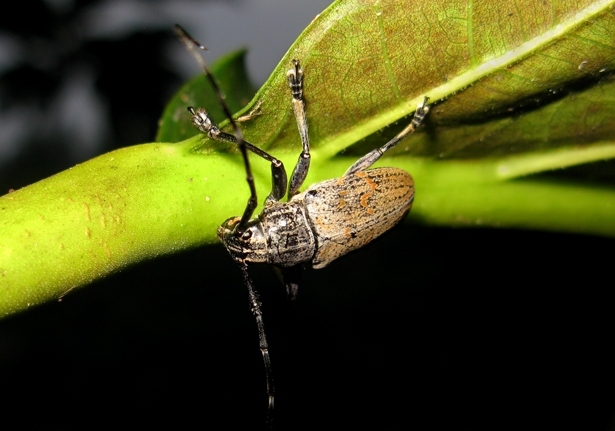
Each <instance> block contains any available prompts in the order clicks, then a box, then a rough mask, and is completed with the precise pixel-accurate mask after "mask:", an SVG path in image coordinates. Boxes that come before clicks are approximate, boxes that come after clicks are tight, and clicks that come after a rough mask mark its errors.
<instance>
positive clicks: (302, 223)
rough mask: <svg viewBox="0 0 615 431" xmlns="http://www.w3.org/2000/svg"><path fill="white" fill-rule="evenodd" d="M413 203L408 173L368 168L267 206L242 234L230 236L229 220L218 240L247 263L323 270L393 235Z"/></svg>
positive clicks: (412, 188) (412, 183)
mask: <svg viewBox="0 0 615 431" xmlns="http://www.w3.org/2000/svg"><path fill="white" fill-rule="evenodd" d="M413 200H414V182H413V180H412V177H411V176H410V174H408V173H407V172H406V171H403V170H401V169H397V168H378V169H369V170H365V171H359V172H356V173H352V174H349V175H345V176H343V177H340V178H335V179H332V180H327V181H323V182H321V183H317V184H314V185H312V186H310V187H309V188H308V189H306V190H305V191H304V192H303V193H299V194H297V195H295V196H293V198H292V199H291V200H290V201H289V202H271V203H269V204H268V205H266V207H265V208H264V209H263V211H262V212H261V213H260V214H259V216H258V218H256V219H254V220H253V221H252V222H251V223H250V224H249V225H248V228H247V230H246V232H245V233H244V235H241V236H236V235H230V233H231V232H232V228H233V227H234V225H235V224H236V222H237V221H238V219H237V218H236V217H234V218H231V219H229V220H227V221H226V222H225V223H224V224H223V225H222V226H221V227H220V229H219V230H218V236H219V237H220V240H221V241H222V242H223V243H224V244H225V246H226V247H227V248H228V249H229V251H230V252H231V253H232V254H234V255H238V256H243V259H244V260H245V261H246V262H253V263H256V262H263V263H265V262H266V263H269V264H272V265H276V266H280V267H291V266H295V265H299V264H304V263H311V264H312V266H313V267H314V268H323V267H325V266H327V265H328V264H329V263H331V262H333V261H334V260H335V259H337V258H338V257H341V256H343V255H345V254H347V253H349V252H351V251H353V250H356V249H359V248H361V247H363V246H364V245H365V244H367V243H369V242H370V241H372V240H373V239H374V238H377V237H379V236H380V235H382V234H383V233H385V232H387V231H388V230H390V229H391V228H392V227H393V226H395V225H396V224H397V223H399V222H400V221H401V220H403V218H404V216H405V215H406V214H407V213H408V211H409V210H410V207H411V206H412V201H413Z"/></svg>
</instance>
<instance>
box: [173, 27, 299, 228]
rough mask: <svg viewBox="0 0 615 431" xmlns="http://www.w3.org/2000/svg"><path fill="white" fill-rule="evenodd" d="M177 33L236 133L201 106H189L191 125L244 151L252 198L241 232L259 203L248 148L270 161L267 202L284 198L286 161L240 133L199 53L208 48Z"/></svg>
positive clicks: (176, 28) (190, 37) (241, 224)
mask: <svg viewBox="0 0 615 431" xmlns="http://www.w3.org/2000/svg"><path fill="white" fill-rule="evenodd" d="M175 32H176V33H177V35H178V36H179V39H180V40H181V41H182V42H183V43H184V45H185V46H186V48H188V50H189V51H190V53H191V54H192V55H193V56H194V58H195V59H196V60H197V62H198V63H199V65H200V66H201V69H203V72H204V73H205V76H207V79H208V80H209V82H210V84H211V86H212V87H213V89H214V93H215V94H216V97H217V98H218V101H219V103H220V106H222V110H223V111H224V113H225V114H226V117H227V118H228V119H229V122H230V123H231V126H232V127H233V134H232V135H231V134H229V133H226V132H223V131H221V130H220V128H218V126H216V125H215V124H214V123H213V121H211V118H209V115H208V114H207V112H206V111H205V110H204V109H202V108H199V109H196V110H195V109H194V108H192V107H189V108H188V111H189V112H190V113H191V114H192V119H191V121H192V124H193V125H194V126H195V127H196V128H197V129H199V130H200V131H201V132H202V133H206V134H207V135H209V136H210V137H211V138H212V139H217V140H220V141H227V142H232V143H234V144H237V146H239V151H240V152H241V156H242V157H243V161H244V166H245V169H246V181H247V183H248V187H249V188H250V198H249V199H248V203H247V205H246V209H245V210H244V212H243V215H242V216H241V221H240V222H239V223H238V224H237V226H236V228H235V230H236V231H237V232H239V233H241V232H243V231H244V230H245V229H246V226H247V225H248V221H249V220H250V219H251V218H252V215H253V214H254V210H255V209H256V206H257V205H258V202H257V196H256V187H255V185H254V176H253V175H252V168H251V167H250V161H249V160H248V151H251V152H253V153H254V154H256V155H258V156H260V157H262V158H264V159H265V160H267V161H269V162H271V182H272V187H271V193H269V196H267V199H266V202H269V201H279V200H280V199H282V197H284V192H285V190H286V183H287V176H286V170H285V169H284V164H283V163H282V161H280V160H278V159H276V158H275V157H273V156H272V155H270V154H269V153H267V152H266V151H263V150H261V149H260V148H258V147H256V146H255V145H252V144H250V143H249V142H247V141H246V140H245V139H244V138H243V133H241V129H240V128H239V126H238V125H237V122H236V121H235V120H234V119H233V116H232V114H231V112H230V110H229V108H228V105H227V104H226V102H225V101H224V96H223V95H222V90H220V87H219V86H218V83H217V82H216V80H215V79H214V77H213V75H212V74H211V72H210V71H209V68H208V67H207V64H206V63H205V60H204V59H203V57H202V56H201V55H200V53H199V51H197V49H198V50H205V49H206V48H205V47H204V46H203V45H201V44H200V43H199V42H198V41H196V40H195V39H194V38H193V37H192V36H190V35H189V34H188V32H186V30H184V29H183V28H181V26H179V25H177V24H176V25H175Z"/></svg>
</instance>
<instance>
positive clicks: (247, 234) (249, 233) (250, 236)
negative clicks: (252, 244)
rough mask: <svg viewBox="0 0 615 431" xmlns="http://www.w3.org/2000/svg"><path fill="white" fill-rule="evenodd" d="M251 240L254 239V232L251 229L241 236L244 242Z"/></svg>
mask: <svg viewBox="0 0 615 431" xmlns="http://www.w3.org/2000/svg"><path fill="white" fill-rule="evenodd" d="M250 238H252V231H251V230H249V229H248V230H246V231H245V232H244V233H242V234H241V239H243V240H249V239H250Z"/></svg>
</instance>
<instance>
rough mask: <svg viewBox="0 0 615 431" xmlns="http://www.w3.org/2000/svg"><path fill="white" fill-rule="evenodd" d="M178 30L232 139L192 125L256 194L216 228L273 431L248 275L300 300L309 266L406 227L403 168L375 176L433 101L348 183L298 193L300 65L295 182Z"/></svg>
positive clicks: (306, 151)
mask: <svg viewBox="0 0 615 431" xmlns="http://www.w3.org/2000/svg"><path fill="white" fill-rule="evenodd" d="M175 29H176V31H177V34H178V36H179V38H180V39H181V41H182V42H183V43H184V44H185V45H186V47H187V48H188V50H190V52H192V54H193V55H194V57H195V58H196V60H197V61H198V62H199V64H200V65H201V67H202V69H203V71H204V72H205V75H206V76H207V78H208V79H209V81H210V83H211V85H212V87H213V88H214V91H215V93H216V95H217V97H218V100H219V101H220V104H221V106H222V108H223V109H224V112H225V113H226V115H227V117H228V119H229V121H230V123H231V125H232V127H233V132H234V133H233V134H229V133H226V132H223V131H222V130H220V129H219V128H218V126H217V125H215V124H214V123H213V122H212V121H211V119H210V118H209V115H208V114H207V112H206V111H205V110H204V109H202V108H198V109H194V108H192V107H189V108H188V111H189V112H190V113H191V114H192V117H191V121H192V124H194V126H195V127H196V128H197V129H199V131H201V132H202V133H205V134H207V135H208V136H209V137H210V138H212V139H217V140H221V141H226V142H231V143H234V144H237V145H238V147H239V150H240V152H241V155H242V157H243V160H244V164H245V168H246V178H247V182H248V187H249V189H250V198H249V200H248V204H247V205H246V208H245V210H244V212H243V215H242V216H240V217H239V216H238V217H231V218H229V219H227V220H226V221H225V222H224V223H222V225H221V226H220V227H219V228H218V237H219V238H220V240H221V241H222V243H223V244H224V246H225V247H226V249H227V250H228V252H229V254H230V255H231V257H232V258H233V259H234V260H235V261H236V262H237V263H238V264H239V267H240V269H241V271H242V273H243V278H244V282H245V284H246V287H247V288H248V296H249V299H250V308H251V311H252V314H253V315H254V317H255V319H256V323H257V326H258V335H259V347H260V350H261V353H262V355H263V362H264V364H265V373H266V376H267V379H266V381H267V395H268V408H267V425H268V428H269V429H271V427H272V423H273V411H274V387H273V377H272V372H271V360H270V357H269V347H268V344H267V338H266V336H265V328H264V323H263V316H262V313H261V309H260V303H259V301H258V296H257V294H256V293H255V290H254V287H253V283H252V280H251V279H250V276H249V274H248V263H257V262H264V263H269V264H271V265H274V266H275V267H277V268H279V269H280V270H281V272H282V275H283V277H284V279H285V283H286V289H287V291H288V294H289V296H290V297H291V298H294V297H295V296H296V293H297V275H298V272H299V271H300V269H301V268H302V267H303V265H304V264H310V265H312V267H314V268H323V267H325V266H327V265H328V264H330V263H331V262H333V261H334V260H335V259H337V258H338V257H341V256H343V255H345V254H347V253H349V252H351V251H353V250H357V249H359V248H361V247H363V246H364V245H365V244H368V243H369V242H371V241H372V240H373V239H375V238H377V237H379V236H380V235H382V234H383V233H385V232H387V231H388V230H390V229H391V228H392V227H393V226H395V225H396V224H397V223H399V222H400V221H401V220H403V219H404V217H405V216H406V214H407V213H408V211H410V207H411V206H412V202H413V200H414V182H413V180H412V177H411V176H410V174H408V173H407V172H406V171H403V170H401V169H397V168H377V169H369V168H370V167H371V166H372V165H373V164H374V163H375V162H376V161H377V160H378V159H379V158H380V157H381V156H382V155H383V154H384V153H385V152H386V151H388V150H389V149H391V148H393V147H394V146H395V145H397V144H398V143H399V142H400V141H401V140H402V139H403V138H404V137H406V136H407V135H409V134H410V133H412V132H414V131H415V130H416V128H417V127H418V126H419V125H420V124H421V122H422V121H423V119H424V118H425V115H427V112H428V111H429V107H428V106H427V101H428V98H427V97H425V98H424V99H423V102H422V103H421V104H420V105H419V106H418V107H417V110H416V112H415V113H414V117H413V119H412V121H411V123H410V124H408V126H406V128H405V129H404V130H402V131H401V132H400V133H398V134H397V136H395V137H394V138H393V139H391V140H390V141H389V142H387V143H386V144H385V145H383V146H382V147H380V148H376V149H375V150H373V151H371V152H369V153H368V154H366V155H365V156H363V157H361V158H360V159H359V160H357V161H356V162H355V163H354V164H353V165H352V166H351V167H350V168H348V170H347V171H346V173H345V174H344V175H343V176H341V177H339V178H334V179H331V180H327V181H323V182H320V183H317V184H314V185H312V186H310V187H308V188H307V189H306V190H305V191H303V192H301V193H299V189H300V188H301V186H302V185H303V182H304V181H305V179H306V177H307V174H308V171H309V168H310V161H311V155H310V143H309V138H308V127H307V119H306V115H305V100H304V97H303V77H304V75H303V70H302V69H301V66H300V65H299V61H298V60H293V61H292V68H291V69H290V70H289V71H288V72H287V74H286V76H287V79H288V86H289V88H290V95H291V104H292V109H293V112H294V114H295V119H296V121H297V127H298V129H299V136H300V139H301V144H302V147H303V150H302V152H301V154H300V155H299V160H298V161H297V164H296V165H295V168H294V169H293V172H292V174H291V177H290V181H289V180H288V177H287V175H286V170H285V169H284V165H283V164H282V162H281V161H280V160H278V159H276V158H275V157H273V156H272V155H271V154H269V153H267V152H266V151H264V150H262V149H260V148H259V147H257V146H256V145H253V144H251V143H250V142H247V141H246V140H245V139H244V138H243V135H242V133H241V129H240V128H239V126H238V125H237V122H236V121H235V120H234V119H233V117H232V115H231V113H230V111H229V109H228V106H227V105H226V103H225V102H224V97H223V96H222V93H221V91H220V88H219V87H218V84H217V83H216V81H215V79H214V78H213V76H212V75H211V73H210V72H209V69H208V68H207V65H206V64H205V60H203V57H201V56H200V54H199V53H198V52H197V49H204V47H203V46H202V45H201V44H199V43H198V42H197V41H196V40H194V39H193V38H192V37H191V36H190V35H188V33H186V31H185V30H183V29H182V28H181V27H179V26H176V28H175ZM248 117H249V116H248ZM248 151H251V152H252V153H254V154H256V155H258V156H259V157H262V158H263V159H265V160H267V161H269V162H270V163H271V174H272V180H273V181H272V187H271V192H270V193H269V196H267V198H266V199H265V207H264V209H263V211H262V212H261V213H260V214H259V215H258V217H256V218H252V215H253V214H254V210H255V209H256V206H257V196H256V188H255V186H254V179H253V176H252V171H251V167H250V162H249V160H248ZM284 196H287V199H288V201H287V202H282V199H283V198H284Z"/></svg>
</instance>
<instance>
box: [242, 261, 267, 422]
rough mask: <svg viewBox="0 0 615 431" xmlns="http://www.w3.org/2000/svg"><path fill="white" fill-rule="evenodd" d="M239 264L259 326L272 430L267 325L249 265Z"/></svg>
mask: <svg viewBox="0 0 615 431" xmlns="http://www.w3.org/2000/svg"><path fill="white" fill-rule="evenodd" d="M237 263H238V264H239V267H240V268H241V272H242V273H243V281H244V283H245V285H246V287H247V288H248V297H249V298H250V310H251V311H252V314H253V315H254V318H255V319H256V324H257V326H258V344H259V347H260V349H261V353H262V354H263V362H264V363H265V374H266V377H267V397H268V407H267V429H272V425H273V404H274V392H275V388H274V386H273V373H272V371H271V358H270V357H269V344H267V336H266V335H265V323H264V322H263V313H262V311H261V303H260V301H259V300H258V294H257V293H256V290H255V289H254V286H253V284H252V280H251V279H250V275H249V274H248V265H247V264H246V262H244V261H241V260H238V261H237Z"/></svg>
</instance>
